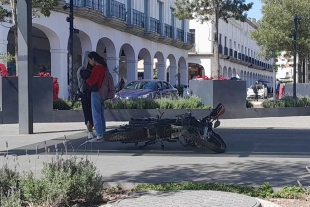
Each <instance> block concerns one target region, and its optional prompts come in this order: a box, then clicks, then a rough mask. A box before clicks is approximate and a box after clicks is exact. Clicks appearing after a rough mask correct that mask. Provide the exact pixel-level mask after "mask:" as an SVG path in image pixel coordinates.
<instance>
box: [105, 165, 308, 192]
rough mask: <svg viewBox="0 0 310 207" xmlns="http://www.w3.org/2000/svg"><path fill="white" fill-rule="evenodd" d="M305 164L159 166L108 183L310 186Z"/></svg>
mask: <svg viewBox="0 0 310 207" xmlns="http://www.w3.org/2000/svg"><path fill="white" fill-rule="evenodd" d="M306 164H307V163H305V162H285V163H280V162H273V161H271V162H270V161H269V162H266V161H254V160H251V161H243V162H227V163H210V164H186V165H185V164H184V165H169V166H155V167H153V168H152V169H147V170H143V171H138V172H132V171H120V172H117V173H115V174H113V175H111V176H109V177H105V179H104V181H105V182H119V183H157V184H159V183H160V184H161V183H180V182H219V183H227V184H234V185H249V186H250V185H251V186H253V185H254V186H259V185H262V184H264V183H265V182H269V183H270V185H271V186H273V187H283V186H286V185H287V186H292V185H298V184H297V179H298V180H300V181H301V182H302V184H303V185H304V186H306V185H308V184H310V182H309V178H310V174H309V173H308V172H307V171H306V169H305V166H306Z"/></svg>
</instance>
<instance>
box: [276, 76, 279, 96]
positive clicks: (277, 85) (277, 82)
mask: <svg viewBox="0 0 310 207" xmlns="http://www.w3.org/2000/svg"><path fill="white" fill-rule="evenodd" d="M279 90H280V81H279V79H277V81H276V99H279Z"/></svg>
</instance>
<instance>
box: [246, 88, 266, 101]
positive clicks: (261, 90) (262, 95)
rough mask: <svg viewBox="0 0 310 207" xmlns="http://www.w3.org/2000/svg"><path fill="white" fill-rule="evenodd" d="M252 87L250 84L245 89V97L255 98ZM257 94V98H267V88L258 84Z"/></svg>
mask: <svg viewBox="0 0 310 207" xmlns="http://www.w3.org/2000/svg"><path fill="white" fill-rule="evenodd" d="M253 87H254V85H251V86H250V87H249V88H248V89H247V95H246V97H247V98H255V93H254V91H253ZM257 95H258V98H261V99H266V98H267V95H268V92H267V88H266V87H264V86H261V85H260V86H259V90H258V94H257Z"/></svg>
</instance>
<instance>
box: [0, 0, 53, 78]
mask: <svg viewBox="0 0 310 207" xmlns="http://www.w3.org/2000/svg"><path fill="white" fill-rule="evenodd" d="M17 2H18V1H17V0H0V22H1V23H2V22H8V23H11V24H12V26H13V29H14V39H15V48H14V50H15V60H17V57H18V55H17V51H18V44H17V42H18V39H17V24H18V22H17V15H18V11H17ZM58 3H59V1H58V0H32V7H33V9H32V15H33V17H34V18H35V17H40V15H41V14H42V15H44V16H46V17H49V16H50V15H51V10H52V9H53V8H54V7H56V6H58ZM2 26H3V25H2ZM15 64H16V73H18V65H17V61H15Z"/></svg>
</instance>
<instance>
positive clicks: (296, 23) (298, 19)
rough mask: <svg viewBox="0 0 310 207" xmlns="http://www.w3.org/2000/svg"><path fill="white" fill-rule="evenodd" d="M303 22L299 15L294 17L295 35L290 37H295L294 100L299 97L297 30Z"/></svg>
mask: <svg viewBox="0 0 310 207" xmlns="http://www.w3.org/2000/svg"><path fill="white" fill-rule="evenodd" d="M300 21H301V18H300V17H298V16H297V14H295V15H294V34H293V35H290V37H292V36H293V38H294V39H293V45H294V69H293V70H294V71H293V74H294V75H293V76H294V79H293V81H294V82H293V98H296V97H297V95H296V76H297V74H296V69H297V65H296V64H297V61H296V60H297V29H298V23H299V22H300Z"/></svg>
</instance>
